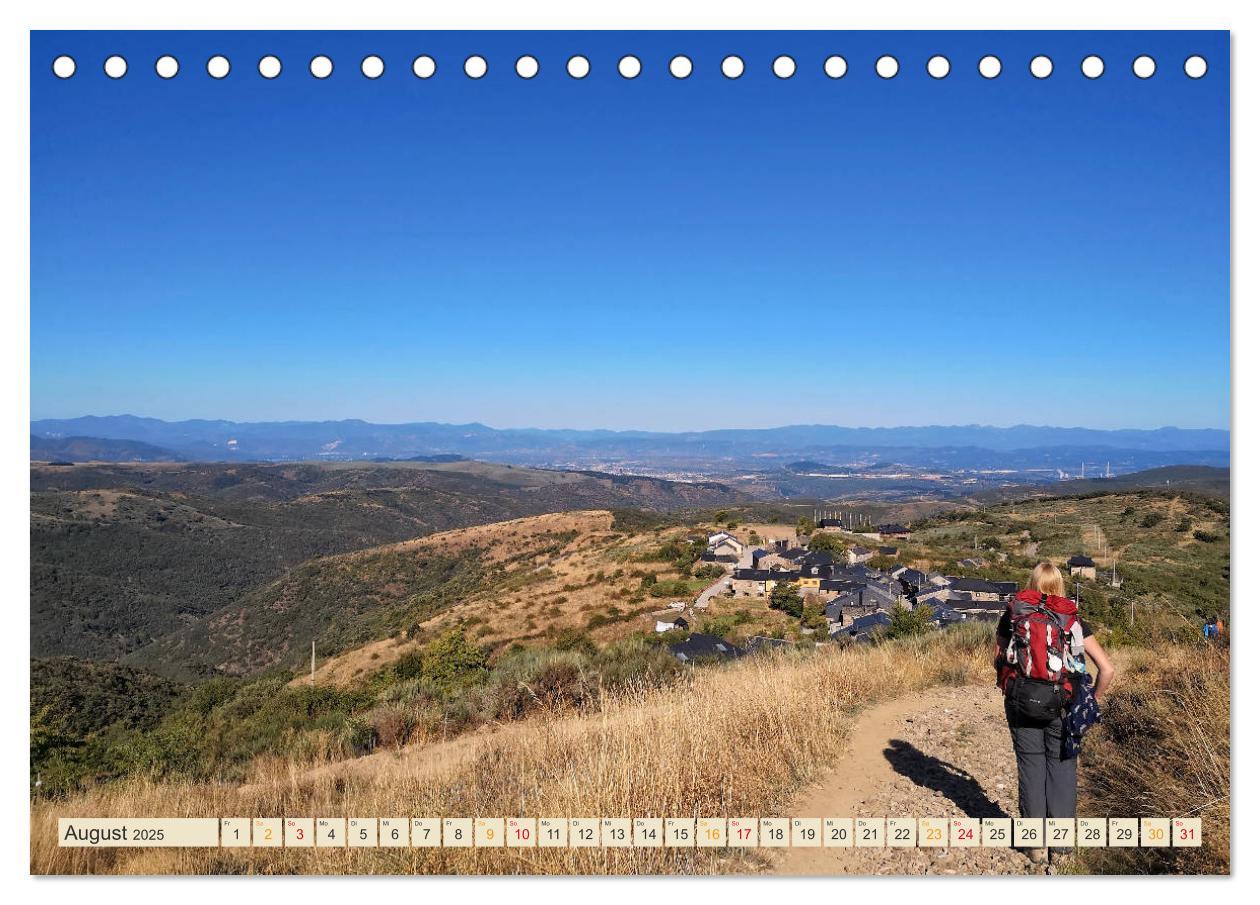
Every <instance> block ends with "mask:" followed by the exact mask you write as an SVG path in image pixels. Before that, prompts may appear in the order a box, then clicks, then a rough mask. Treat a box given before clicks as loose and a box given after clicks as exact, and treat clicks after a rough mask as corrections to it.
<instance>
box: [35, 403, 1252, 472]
mask: <svg viewBox="0 0 1260 905" xmlns="http://www.w3.org/2000/svg"><path fill="white" fill-rule="evenodd" d="M31 433H32V435H33V436H34V437H37V438H39V439H40V440H53V439H60V438H65V437H70V436H78V437H99V438H102V439H106V440H130V441H138V442H142V443H148V444H153V445H155V446H160V447H165V448H168V449H171V450H173V451H174V452H175V453H177V454H178V455H180V456H183V457H185V458H190V459H202V460H212V461H222V460H241V461H249V460H255V461H259V460H261V461H267V460H298V459H326V460H359V459H365V458H372V457H382V456H386V457H392V458H403V457H410V456H417V455H425V456H432V455H462V456H467V457H470V458H493V459H497V460H498V461H506V462H517V463H521V464H556V463H565V462H576V461H582V460H583V459H590V458H595V457H605V458H627V459H644V458H656V459H670V458H674V459H712V458H727V459H730V460H745V459H747V460H752V459H753V458H755V457H760V456H773V455H792V456H795V457H797V458H800V457H803V456H804V454H806V453H810V454H811V456H817V455H823V456H826V457H828V458H834V457H841V458H856V457H862V456H867V457H870V456H874V457H876V458H879V459H882V460H885V461H901V460H902V459H903V458H906V457H909V456H911V455H912V454H913V453H914V451H916V450H938V449H939V450H943V449H952V450H955V451H956V452H955V454H954V456H953V457H952V458H953V459H955V460H960V461H965V462H968V463H973V464H974V462H976V461H986V460H987V459H989V458H993V455H994V454H1003V455H1005V454H1010V453H1014V452H1016V451H1020V452H1022V453H1025V454H1026V453H1028V452H1029V451H1033V450H1041V449H1055V450H1059V451H1061V452H1063V454H1064V455H1075V454H1076V451H1079V450H1097V451H1102V452H1105V451H1107V450H1120V451H1123V452H1128V453H1130V454H1133V453H1142V454H1147V455H1159V454H1164V453H1187V454H1189V453H1193V454H1194V457H1193V458H1194V461H1195V462H1196V463H1198V464H1212V465H1222V464H1228V453H1229V442H1230V435H1229V431H1226V430H1218V429H1210V428H1205V429H1182V428H1175V427H1165V428H1159V429H1154V430H1137V429H1132V430H1128V429H1126V430H1096V429H1092V428H1073V427H1068V428H1065V427H1038V426H1034V425H1016V426H1014V427H990V426H984V425H962V426H923V427H875V428H863V427H838V426H832V425H788V426H784V427H775V428H760V429H721V430H709V431H689V432H679V433H668V432H657V431H612V430H570V429H554V430H553V429H540V428H523V429H517V428H512V429H497V428H492V427H487V426H486V425H484V424H479V423H471V424H443V423H438V422H416V423H410V424H372V423H369V422H366V421H361V420H354V419H352V420H345V421H269V422H233V421H209V420H189V421H179V422H167V421H162V420H160V419H156V418H140V417H136V416H132V415H113V416H105V417H98V416H89V417H83V418H71V419H43V420H38V421H33V422H32V423H31ZM1069 449H1070V450H1073V452H1071V453H1068V450H1069ZM968 451H978V452H979V453H982V455H979V456H977V455H976V454H974V453H968ZM920 458H922V457H920ZM929 458H934V459H940V458H941V457H940V456H935V457H929ZM1059 458H1062V457H1059ZM1057 461H1059V459H1056V462H1057ZM1152 464H1167V462H1166V461H1164V462H1148V461H1146V460H1143V461H1142V462H1140V463H1138V466H1137V467H1145V466H1149V465H1152Z"/></svg>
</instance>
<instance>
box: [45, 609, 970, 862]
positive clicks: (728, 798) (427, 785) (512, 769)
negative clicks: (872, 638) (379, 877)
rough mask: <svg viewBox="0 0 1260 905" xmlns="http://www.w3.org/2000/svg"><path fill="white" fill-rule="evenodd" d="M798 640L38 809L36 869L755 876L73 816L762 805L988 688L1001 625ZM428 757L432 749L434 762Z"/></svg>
mask: <svg viewBox="0 0 1260 905" xmlns="http://www.w3.org/2000/svg"><path fill="white" fill-rule="evenodd" d="M978 628H979V630H978V631H968V632H949V633H944V634H940V635H931V636H927V637H925V638H923V639H919V640H915V641H910V642H901V643H897V644H890V645H886V646H881V647H876V648H861V649H847V650H840V649H825V650H821V651H818V652H817V653H815V654H806V655H802V654H799V653H796V652H792V651H785V652H777V653H775V654H773V655H770V656H765V657H756V658H750V659H747V660H743V661H740V662H738V663H735V664H731V665H729V666H726V667H722V668H711V669H699V670H695V671H694V672H693V673H692V674H691V675H690V676H689V677H688V678H687V679H686V680H685V681H684V682H682V683H680V684H677V685H674V686H671V687H668V688H658V689H651V690H646V689H645V690H637V691H631V692H629V693H627V694H624V695H622V696H619V697H617V698H616V699H609V700H606V701H604V702H603V704H602V706H601V708H600V709H599V711H598V712H597V713H595V714H593V715H585V716H565V715H556V716H553V717H550V718H542V719H537V720H532V721H530V722H529V723H527V724H524V725H522V726H514V727H509V728H508V729H507V730H505V731H501V732H490V733H486V734H484V735H482V736H479V737H478V738H476V739H475V740H474V741H471V742H470V741H468V740H460V741H459V742H458V743H456V744H453V745H436V746H432V748H431V750H430V749H422V750H420V751H415V750H414V749H413V750H409V751H405V752H404V754H403V760H402V762H401V768H395V769H390V768H389V764H390V762H391V760H390V758H389V757H381V758H378V759H377V760H376V762H375V765H374V766H373V767H372V768H369V769H366V770H365V769H363V765H362V764H358V765H355V764H354V763H347V764H345V765H343V766H340V767H339V766H337V765H330V766H328V767H324V768H320V769H315V770H304V769H299V768H297V767H296V766H294V765H291V764H287V763H283V762H278V761H272V762H270V763H269V764H259V765H258V767H257V769H256V770H255V776H254V780H255V781H254V782H252V783H251V784H250V785H248V786H234V785H228V784H220V785H180V784H174V783H151V782H130V783H125V784H118V785H113V786H106V787H102V788H99V789H96V790H92V791H89V792H86V793H83V794H80V795H77V796H75V797H73V798H71V799H69V800H66V801H57V802H49V801H41V802H36V803H34V804H33V806H32V813H31V821H32V829H31V838H32V843H31V861H30V868H31V871H32V872H33V873H36V874H66V873H69V874H77V873H121V874H188V873H192V874H206V873H331V874H339V873H439V874H462V873H479V874H517V873H521V874H532V873H547V874H622V873H686V874H703V873H727V872H745V871H751V870H755V869H757V867H758V864H757V862H756V860H755V858H756V856H755V855H744V854H740V853H739V852H737V851H708V850H690V851H688V850H681V849H680V850H669V849H664V850H649V849H623V850H618V849H589V850H586V849H533V850H529V849H524V850H502V849H500V850H489V849H486V850H475V851H470V850H459V849H436V850H434V849H400V850H389V849H369V850H360V851H354V850H341V851H330V850H311V851H304V850H291V849H290V850H284V849H279V850H276V849H243V850H231V849H198V850H161V849H114V850H100V851H87V850H83V849H63V848H58V847H57V844H56V820H57V817H58V816H84V817H94V816H100V817H108V816H118V817H122V816H172V817H173V816H285V815H288V816H298V815H301V816H315V817H319V816H346V817H354V816H390V815H396V816H404V817H405V816H476V815H480V816H520V815H530V816H548V815H550V816H557V817H565V816H600V815H640V816H649V815H658V816H699V815H707V816H757V815H761V814H774V813H776V812H778V811H779V810H780V809H782V808H784V807H786V806H787V805H788V803H789V802H790V801H791V798H792V795H793V793H794V792H796V790H798V789H799V788H800V787H801V786H802V785H804V784H805V783H807V782H809V781H811V780H813V779H815V778H817V777H818V776H819V775H820V773H821V772H822V771H824V770H826V769H827V768H828V767H829V766H830V765H831V763H832V761H833V760H834V759H835V758H836V757H837V756H839V755H840V754H842V752H843V750H844V746H845V740H846V733H847V731H848V729H849V727H850V726H851V723H852V719H853V715H854V713H855V712H856V711H857V710H859V709H860V708H861V707H862V706H864V705H867V704H870V703H873V702H876V701H880V700H887V699H890V698H893V697H897V696H900V695H904V694H907V693H911V692H914V691H916V690H919V689H923V688H926V687H930V686H933V685H938V684H943V683H949V684H963V683H969V682H987V681H988V680H989V677H990V675H991V673H990V669H991V667H990V665H989V651H990V644H991V641H990V636H989V633H988V631H986V630H984V628H983V627H978ZM426 752H428V755H429V756H426Z"/></svg>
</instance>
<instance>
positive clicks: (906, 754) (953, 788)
mask: <svg viewBox="0 0 1260 905" xmlns="http://www.w3.org/2000/svg"><path fill="white" fill-rule="evenodd" d="M884 757H886V758H887V759H888V763H889V764H891V765H892V768H893V769H894V770H896V771H897V772H898V773H900V774H901V775H902V776H905V777H908V778H909V779H911V780H913V781H914V782H916V783H918V784H919V785H921V786H923V787H924V788H928V789H933V790H935V791H937V792H940V793H941V794H942V795H944V796H945V797H946V798H948V799H949V800H950V801H952V802H953V803H954V804H956V805H957V806H958V807H960V808H962V810H963V812H964V813H965V814H966V815H967V816H968V817H1009V816H1010V815H1009V814H1007V813H1006V812H1005V811H1003V810H1002V806H1001V805H999V804H998V803H997V802H996V801H994V800H993V799H992V798H990V797H989V796H988V793H986V792H985V791H984V788H983V787H982V786H981V785H980V783H978V782H976V780H975V777H973V776H972V775H971V774H970V773H968V772H967V771H966V770H963V769H961V768H960V767H955V766H954V765H953V764H951V763H948V762H946V761H943V760H941V759H940V758H939V757H933V756H932V755H930V754H924V753H923V752H922V751H920V750H919V749H918V748H916V747H915V746H914V745H912V744H910V743H909V742H907V741H903V740H902V739H896V738H895V739H893V740H892V741H891V742H890V743H889V745H888V747H887V748H885V749H884Z"/></svg>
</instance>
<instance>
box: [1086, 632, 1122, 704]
mask: <svg viewBox="0 0 1260 905" xmlns="http://www.w3.org/2000/svg"><path fill="white" fill-rule="evenodd" d="M1085 653H1087V654H1089V658H1090V659H1091V660H1093V661H1094V665H1095V666H1096V667H1098V684H1097V685H1096V686H1095V687H1094V697H1096V698H1101V697H1102V696H1103V694H1104V693H1105V692H1106V691H1107V686H1109V685H1110V684H1111V680H1112V679H1114V678H1115V675H1116V668H1115V667H1114V666H1112V665H1111V658H1110V657H1108V656H1107V652H1106V651H1104V650H1103V649H1102V645H1101V644H1099V643H1098V639H1097V638H1095V637H1094V636H1093V635H1090V636H1089V637H1088V638H1086V639H1085Z"/></svg>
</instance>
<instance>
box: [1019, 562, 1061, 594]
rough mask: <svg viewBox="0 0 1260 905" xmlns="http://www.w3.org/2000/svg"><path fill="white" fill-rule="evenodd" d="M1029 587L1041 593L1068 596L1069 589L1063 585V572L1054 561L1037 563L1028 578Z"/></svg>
mask: <svg viewBox="0 0 1260 905" xmlns="http://www.w3.org/2000/svg"><path fill="white" fill-rule="evenodd" d="M1028 587H1030V588H1031V589H1032V590H1034V591H1036V592H1038V593H1039V594H1053V595H1054V596H1056V597H1066V596H1067V591H1066V589H1065V588H1064V586H1063V573H1062V572H1060V571H1059V567H1058V566H1056V565H1055V564H1054V563H1052V562H1039V563H1037V567H1036V568H1035V569H1033V570H1032V575H1031V576H1030V577H1029V579H1028Z"/></svg>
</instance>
